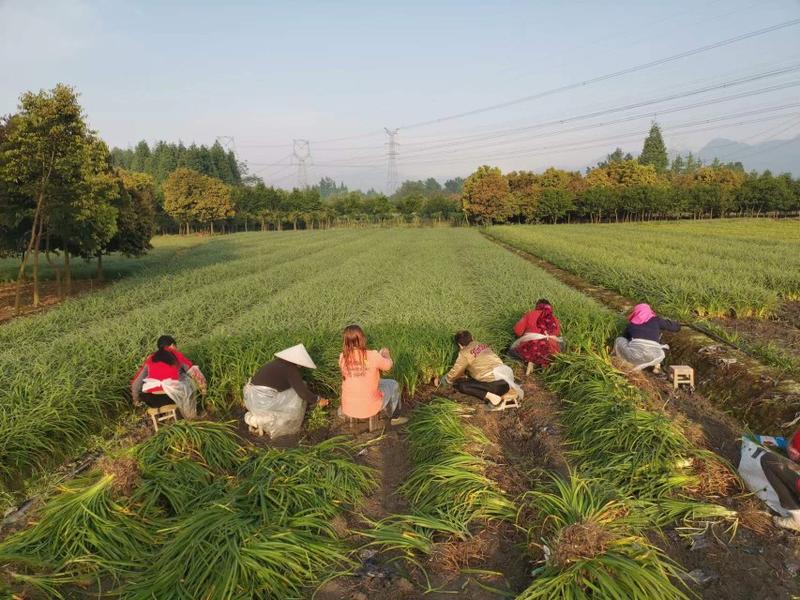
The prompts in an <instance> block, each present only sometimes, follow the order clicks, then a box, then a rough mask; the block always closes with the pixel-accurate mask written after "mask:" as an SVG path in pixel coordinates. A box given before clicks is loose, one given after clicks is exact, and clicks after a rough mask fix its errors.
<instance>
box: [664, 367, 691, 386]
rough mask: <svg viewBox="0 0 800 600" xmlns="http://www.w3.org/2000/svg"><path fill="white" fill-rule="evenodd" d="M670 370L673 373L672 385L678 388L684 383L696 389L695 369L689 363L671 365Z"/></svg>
mask: <svg viewBox="0 0 800 600" xmlns="http://www.w3.org/2000/svg"><path fill="white" fill-rule="evenodd" d="M669 371H670V373H671V374H672V387H673V389H676V390H677V389H678V388H679V387H680V386H682V385H688V386H689V387H690V388H691V389H693V390H694V369H693V368H692V367H690V366H689V365H670V367H669Z"/></svg>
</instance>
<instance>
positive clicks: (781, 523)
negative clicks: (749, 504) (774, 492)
mask: <svg viewBox="0 0 800 600" xmlns="http://www.w3.org/2000/svg"><path fill="white" fill-rule="evenodd" d="M772 520H773V521H775V525H777V526H778V527H783V528H784V529H791V530H792V531H800V521H798V520H796V519H795V518H794V517H773V519H772Z"/></svg>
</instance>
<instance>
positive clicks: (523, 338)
mask: <svg viewBox="0 0 800 600" xmlns="http://www.w3.org/2000/svg"><path fill="white" fill-rule="evenodd" d="M514 335H516V336H517V340H516V341H515V342H514V343H513V344H512V345H511V348H509V350H508V352H509V354H511V356H514V357H515V358H519V359H521V360H524V361H526V362H529V363H533V364H534V365H537V366H539V367H546V366H547V365H549V364H550V357H551V356H552V355H553V354H557V353H558V352H560V351H561V342H562V340H561V337H559V336H560V335H561V323H560V322H559V321H558V318H556V316H555V315H554V314H553V307H552V305H551V304H550V301H549V300H547V299H545V298H540V299H539V300H537V301H536V307H535V308H534V309H533V310H529V311H528V312H526V313H525V314H524V315H522V318H521V319H520V320H519V321H517V324H516V325H514Z"/></svg>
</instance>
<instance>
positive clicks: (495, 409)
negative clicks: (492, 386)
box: [483, 402, 506, 412]
mask: <svg viewBox="0 0 800 600" xmlns="http://www.w3.org/2000/svg"><path fill="white" fill-rule="evenodd" d="M483 409H484V410H485V411H486V412H500V411H501V410H505V409H506V403H505V402H500V404H498V405H497V406H492V405H491V404H486V405H485V406H484V407H483Z"/></svg>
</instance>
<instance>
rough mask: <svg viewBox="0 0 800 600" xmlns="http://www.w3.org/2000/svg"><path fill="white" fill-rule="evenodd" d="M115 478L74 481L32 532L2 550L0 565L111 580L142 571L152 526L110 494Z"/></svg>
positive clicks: (10, 541) (18, 536)
mask: <svg viewBox="0 0 800 600" xmlns="http://www.w3.org/2000/svg"><path fill="white" fill-rule="evenodd" d="M113 479H114V478H113V476H111V475H103V476H100V477H99V478H97V477H96V476H95V477H90V478H83V479H77V480H75V481H73V482H71V483H70V484H69V485H68V486H65V487H64V488H62V489H61V491H60V492H59V493H58V494H57V495H56V496H55V497H54V498H53V499H52V500H50V502H48V503H47V504H46V505H45V506H44V508H43V509H42V511H41V513H40V514H39V516H38V519H37V522H36V524H35V525H33V526H32V527H29V528H28V529H25V530H23V531H20V532H19V533H17V534H14V535H13V536H11V537H10V538H8V539H7V540H6V541H5V542H4V543H3V544H2V545H0V563H18V564H25V563H28V564H30V563H32V562H38V563H39V567H40V568H42V569H44V570H52V571H53V572H56V573H57V572H63V571H65V570H69V571H73V572H75V573H76V574H77V573H81V572H84V573H85V572H91V573H97V574H102V575H110V576H112V577H114V578H115V579H116V578H118V577H120V576H122V575H128V574H130V573H132V572H135V571H137V570H139V569H141V568H142V567H143V563H144V561H145V560H146V558H147V554H148V552H149V550H150V548H151V546H152V544H153V543H154V536H153V533H152V529H151V526H149V525H148V524H147V523H145V522H144V521H143V520H142V519H141V518H140V517H139V516H138V515H137V514H135V513H134V512H133V510H131V509H130V508H126V507H124V506H123V505H121V504H120V503H118V502H117V501H116V500H115V499H114V498H113V494H112V485H113Z"/></svg>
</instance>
